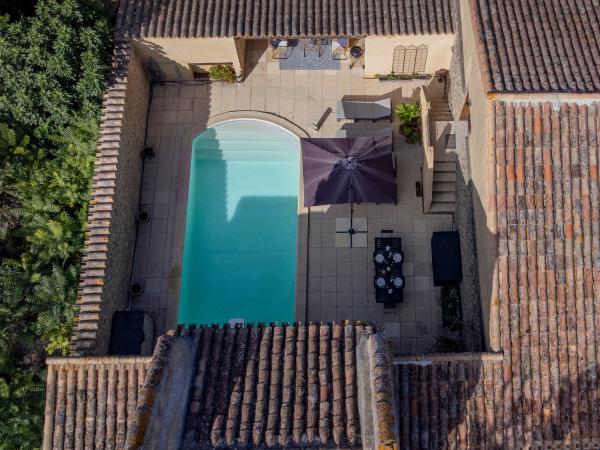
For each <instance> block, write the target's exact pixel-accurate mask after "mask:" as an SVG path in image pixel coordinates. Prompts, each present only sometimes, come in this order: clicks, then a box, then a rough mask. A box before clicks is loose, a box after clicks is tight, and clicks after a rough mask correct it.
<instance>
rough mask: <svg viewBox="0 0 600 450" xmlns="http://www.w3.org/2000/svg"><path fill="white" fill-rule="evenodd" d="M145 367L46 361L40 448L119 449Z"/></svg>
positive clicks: (143, 362) (135, 361) (120, 361)
mask: <svg viewBox="0 0 600 450" xmlns="http://www.w3.org/2000/svg"><path fill="white" fill-rule="evenodd" d="M149 362H150V358H149V357H147V358H143V357H104V358H50V359H48V372H47V386H46V409H45V423H44V442H43V448H44V449H52V448H56V449H73V448H105V446H106V448H123V445H124V444H125V437H126V435H127V432H128V430H129V429H130V428H131V426H132V422H133V418H134V414H135V409H136V406H137V401H138V397H139V395H140V392H141V388H142V384H143V382H144V379H145V377H146V369H147V367H148V364H149Z"/></svg>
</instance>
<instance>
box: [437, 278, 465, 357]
mask: <svg viewBox="0 0 600 450" xmlns="http://www.w3.org/2000/svg"><path fill="white" fill-rule="evenodd" d="M440 302H441V305H442V325H443V329H442V331H441V332H440V334H439V335H438V336H437V337H436V340H435V344H434V346H433V348H432V349H431V352H433V353H456V352H462V351H464V345H463V340H462V331H463V321H462V307H461V301H460V289H459V287H458V286H444V287H442V290H441V295H440Z"/></svg>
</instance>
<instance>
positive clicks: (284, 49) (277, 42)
mask: <svg viewBox="0 0 600 450" xmlns="http://www.w3.org/2000/svg"><path fill="white" fill-rule="evenodd" d="M269 48H270V49H271V51H272V52H273V53H272V54H273V59H287V58H288V57H289V56H290V54H289V51H288V50H289V49H290V47H289V46H288V41H287V40H285V39H269Z"/></svg>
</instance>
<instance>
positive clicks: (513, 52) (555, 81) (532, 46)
mask: <svg viewBox="0 0 600 450" xmlns="http://www.w3.org/2000/svg"><path fill="white" fill-rule="evenodd" d="M470 4H471V14H472V19H473V22H474V30H475V34H476V37H478V38H479V51H480V57H481V58H482V70H483V71H484V80H485V84H486V85H487V86H486V88H487V90H488V91H493V92H515V93H517V92H599V91H600V17H599V16H598V13H597V9H598V4H597V2H595V1H594V0H578V1H576V2H575V1H566V2H562V1H556V0H540V1H535V2H534V1H528V2H527V1H508V2H504V1H499V0H471V2H470Z"/></svg>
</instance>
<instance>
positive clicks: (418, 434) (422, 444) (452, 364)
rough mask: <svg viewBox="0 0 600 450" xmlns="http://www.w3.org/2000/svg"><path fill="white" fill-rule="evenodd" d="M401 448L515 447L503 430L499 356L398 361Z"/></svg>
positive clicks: (441, 357) (502, 386) (483, 355)
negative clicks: (511, 444) (510, 443)
mask: <svg viewBox="0 0 600 450" xmlns="http://www.w3.org/2000/svg"><path fill="white" fill-rule="evenodd" d="M395 364H396V366H395V367H396V377H397V385H398V399H397V401H398V410H399V436H400V440H399V443H400V448H403V449H404V448H406V449H408V448H432V449H433V448H436V449H437V448H449V449H452V448H454V449H456V448H472V449H484V448H514V447H511V446H510V445H509V440H508V439H507V435H508V434H509V431H508V429H507V427H506V426H505V423H504V420H505V417H504V416H505V411H504V404H503V398H504V381H503V370H502V369H503V364H502V355H501V354H449V355H424V356H414V357H404V358H402V359H401V360H397V361H396V362H395Z"/></svg>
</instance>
